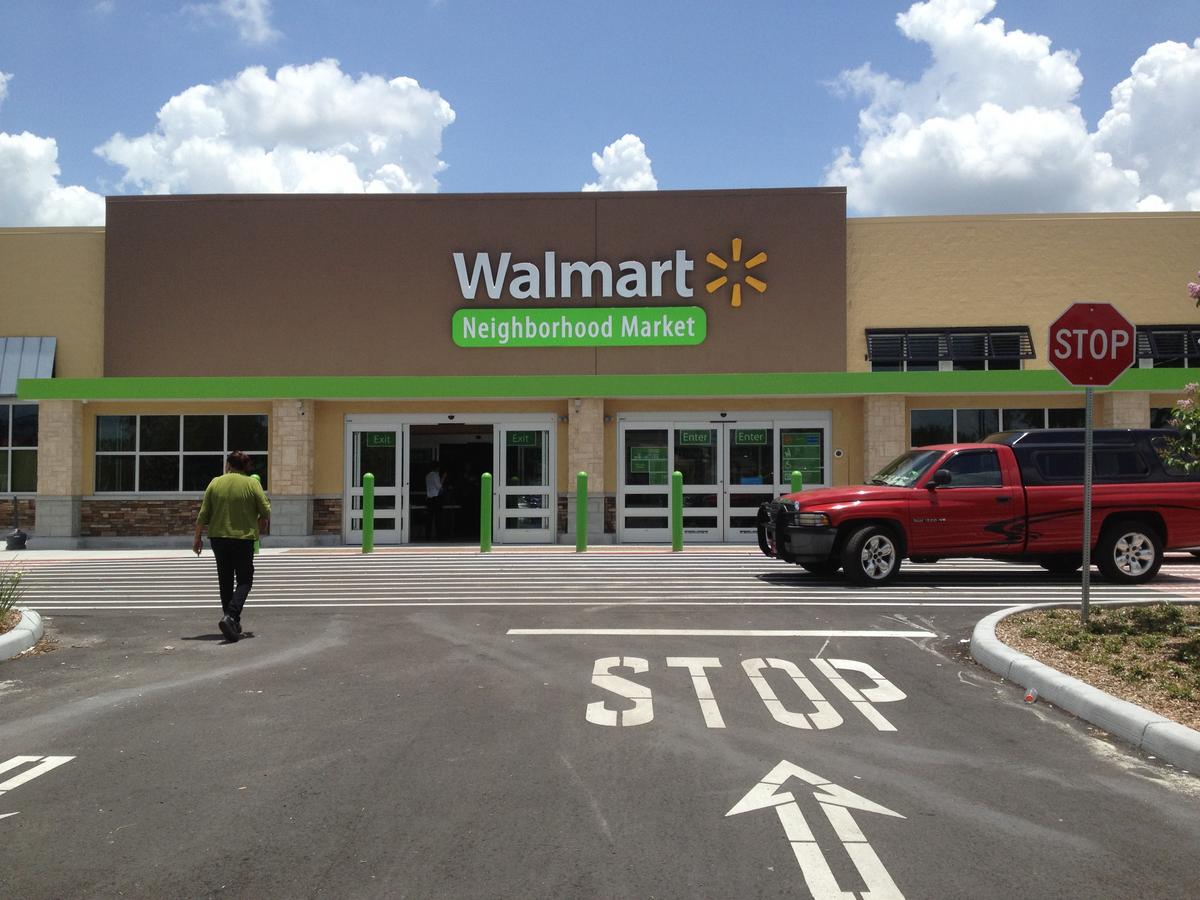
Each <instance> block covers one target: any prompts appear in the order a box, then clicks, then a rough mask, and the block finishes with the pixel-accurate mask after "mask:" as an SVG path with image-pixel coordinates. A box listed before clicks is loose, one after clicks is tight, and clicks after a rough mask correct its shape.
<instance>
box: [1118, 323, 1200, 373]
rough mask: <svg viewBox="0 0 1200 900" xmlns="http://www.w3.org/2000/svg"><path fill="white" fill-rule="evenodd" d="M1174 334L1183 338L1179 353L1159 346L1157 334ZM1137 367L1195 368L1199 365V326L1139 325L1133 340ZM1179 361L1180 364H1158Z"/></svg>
mask: <svg viewBox="0 0 1200 900" xmlns="http://www.w3.org/2000/svg"><path fill="white" fill-rule="evenodd" d="M1160 335H1161V336H1163V337H1165V336H1167V335H1174V336H1177V337H1181V338H1182V340H1183V348H1182V349H1183V353H1182V354H1181V355H1176V354H1169V353H1168V351H1167V348H1166V347H1159V345H1158V339H1159V336H1160ZM1134 344H1135V350H1136V353H1137V367H1138V368H1140V369H1168V368H1170V369H1195V368H1198V367H1200V326H1198V325H1195V324H1191V325H1139V326H1137V337H1136V338H1135V341H1134ZM1174 361H1180V363H1181V364H1180V365H1167V364H1164V365H1159V363H1160V362H1162V363H1171V362H1174Z"/></svg>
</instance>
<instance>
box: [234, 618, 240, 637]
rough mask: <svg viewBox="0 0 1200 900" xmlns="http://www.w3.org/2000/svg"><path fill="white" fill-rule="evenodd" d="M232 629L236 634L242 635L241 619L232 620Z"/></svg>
mask: <svg viewBox="0 0 1200 900" xmlns="http://www.w3.org/2000/svg"><path fill="white" fill-rule="evenodd" d="M233 627H234V628H236V629H237V633H238V634H241V633H242V620H241V619H234V620H233Z"/></svg>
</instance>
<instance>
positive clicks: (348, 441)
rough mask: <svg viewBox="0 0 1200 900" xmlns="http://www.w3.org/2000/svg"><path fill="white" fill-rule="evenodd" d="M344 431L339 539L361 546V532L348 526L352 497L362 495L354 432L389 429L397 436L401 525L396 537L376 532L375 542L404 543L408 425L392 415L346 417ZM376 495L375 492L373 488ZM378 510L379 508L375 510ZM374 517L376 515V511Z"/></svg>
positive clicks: (406, 536)
mask: <svg viewBox="0 0 1200 900" xmlns="http://www.w3.org/2000/svg"><path fill="white" fill-rule="evenodd" d="M342 431H343V452H344V454H345V455H344V456H343V458H342V462H343V464H342V541H343V543H345V544H347V545H348V546H352V547H357V546H361V545H362V531H357V532H355V531H352V530H351V529H350V522H351V518H352V517H353V513H354V498H355V497H361V496H362V488H361V487H355V486H354V483H353V481H354V435H355V434H356V433H360V432H364V431H391V432H394V433H395V435H396V486H395V488H392V489H391V490H394V491H395V497H396V517H397V518H398V519H399V520H400V523H399V524H400V527H399V528H397V529H394V532H395V537H394V539H393V538H392V536H391V535H387V537H386V539H384V540H380V537H379V533H378V532H377V533H376V538H375V542H376V543H378V544H407V543H408V533H409V525H410V522H409V519H410V516H409V505H408V425H407V424H406V423H403V422H398V421H396V418H395V417H394V416H354V417H351V416H347V417H346V421H345V425H344V427H343V429H342ZM376 493H377V494H378V491H376ZM377 513H378V510H377ZM376 518H379V516H378V514H377V515H376Z"/></svg>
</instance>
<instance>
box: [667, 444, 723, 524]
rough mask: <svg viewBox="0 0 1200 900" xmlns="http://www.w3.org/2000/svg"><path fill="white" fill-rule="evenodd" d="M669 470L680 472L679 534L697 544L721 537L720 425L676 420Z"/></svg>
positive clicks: (721, 445)
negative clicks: (681, 518) (680, 523)
mask: <svg viewBox="0 0 1200 900" xmlns="http://www.w3.org/2000/svg"><path fill="white" fill-rule="evenodd" d="M672 432H673V434H674V441H673V448H672V449H673V458H672V462H671V468H672V471H675V472H679V473H681V474H682V475H683V536H684V540H685V541H697V542H701V543H712V542H718V541H721V540H723V539H724V528H723V523H722V518H723V508H724V502H723V500H724V497H723V493H724V484H723V477H722V464H721V457H722V453H721V450H722V448H723V447H724V441H722V439H721V436H722V434H723V432H724V428H723V426H722V425H717V424H712V423H695V424H693V423H676V424H675V426H674V428H673V429H672Z"/></svg>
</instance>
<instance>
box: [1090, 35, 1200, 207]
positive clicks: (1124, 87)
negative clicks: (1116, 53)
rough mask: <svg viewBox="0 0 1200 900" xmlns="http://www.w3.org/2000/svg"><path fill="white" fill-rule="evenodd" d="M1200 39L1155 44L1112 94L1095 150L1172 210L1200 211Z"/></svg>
mask: <svg viewBox="0 0 1200 900" xmlns="http://www.w3.org/2000/svg"><path fill="white" fill-rule="evenodd" d="M1197 85H1200V39H1197V40H1196V41H1195V43H1193V44H1192V45H1191V46H1190V47H1189V46H1188V45H1187V44H1183V43H1176V42H1174V41H1168V42H1165V43H1162V44H1155V45H1154V46H1153V47H1151V48H1150V49H1149V50H1147V51H1146V52H1145V53H1144V54H1142V56H1141V57H1140V58H1139V59H1138V60H1137V62H1135V63H1134V64H1133V68H1132V70H1131V73H1130V76H1129V77H1128V78H1126V79H1125V80H1124V81H1122V82H1121V83H1120V84H1118V85H1117V86H1116V87H1114V88H1113V89H1112V108H1111V109H1109V111H1108V112H1106V113H1105V114H1104V117H1103V118H1102V119H1101V120H1100V125H1099V127H1098V128H1097V130H1096V146H1097V147H1100V148H1101V149H1103V150H1106V151H1107V152H1109V153H1111V154H1112V156H1113V159H1114V160H1116V162H1117V163H1118V164H1119V165H1123V166H1129V167H1130V168H1133V169H1136V170H1137V171H1138V173H1139V174H1140V175H1141V180H1142V186H1143V189H1144V190H1145V191H1147V192H1149V193H1150V194H1151V195H1152V196H1157V197H1159V198H1161V201H1162V203H1163V204H1164V205H1167V206H1169V207H1171V208H1174V209H1200V90H1197Z"/></svg>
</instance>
